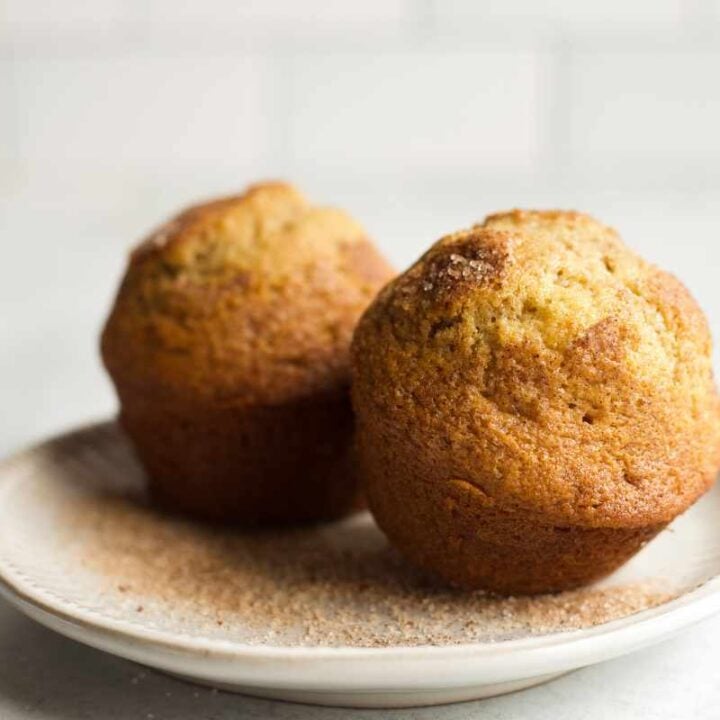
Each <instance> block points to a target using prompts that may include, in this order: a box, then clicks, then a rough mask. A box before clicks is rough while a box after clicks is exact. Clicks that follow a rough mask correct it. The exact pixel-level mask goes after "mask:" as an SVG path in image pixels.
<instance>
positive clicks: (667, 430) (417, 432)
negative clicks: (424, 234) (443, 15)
mask: <svg viewBox="0 0 720 720" xmlns="http://www.w3.org/2000/svg"><path fill="white" fill-rule="evenodd" d="M352 358H353V400H354V406H355V410H356V414H357V425H358V448H359V450H358V452H359V455H360V464H361V468H362V473H363V475H364V477H365V480H366V483H367V494H368V499H369V504H370V507H371V510H372V512H373V514H374V516H375V518H376V520H377V522H378V523H379V525H380V527H381V528H382V529H383V530H384V532H385V533H386V534H387V536H388V537H389V539H390V540H391V542H392V543H393V544H394V545H396V546H397V547H398V548H399V549H400V550H401V551H402V553H404V554H405V555H406V556H407V557H408V558H409V559H410V560H411V561H413V562H414V563H416V564H417V565H419V566H421V567H422V568H425V569H427V570H429V571H431V572H432V573H434V574H435V575H436V576H438V577H440V578H442V579H444V580H445V581H446V582H448V583H450V584H452V585H455V586H459V587H462V588H473V589H474V588H484V589H487V590H490V591H495V592H499V593H510V594H523V593H539V592H547V591H558V590H564V589H568V588H573V587H577V586H580V585H583V584H585V583H589V582H591V581H593V580H595V579H597V578H600V577H602V576H604V575H607V574H608V573H610V572H612V571H613V570H615V569H616V568H617V567H618V566H619V565H621V564H622V563H623V562H625V561H626V560H627V559H628V558H630V557H631V556H632V555H633V554H634V553H635V552H637V551H638V550H639V549H640V548H641V547H642V546H643V545H644V544H645V543H646V542H648V541H649V540H650V539H651V538H653V537H654V536H655V535H656V534H657V533H658V532H660V530H662V529H663V528H664V527H665V526H666V525H667V524H668V523H669V522H670V521H671V520H672V519H673V518H674V517H676V516H677V515H679V514H680V513H682V512H683V511H684V510H686V509H687V508H688V507H689V506H690V505H691V504H692V503H693V502H695V500H697V499H698V497H700V495H702V494H703V493H704V492H705V491H706V490H707V489H708V488H709V487H710V485H711V484H712V482H713V480H714V476H715V474H716V471H717V469H718V465H720V402H719V400H718V395H717V393H716V390H715V386H714V382H713V377H712V367H711V340H710V335H709V331H708V326H707V323H706V320H705V317H704V316H703V313H702V312H701V310H700V309H699V307H698V306H697V304H696V303H695V301H694V300H693V298H692V297H691V296H690V294H689V293H688V291H687V290H686V289H685V287H684V286H683V285H682V284H681V283H680V282H679V281H678V280H676V279H675V278H674V277H673V276H672V275H670V274H668V273H666V272H663V271H662V270H659V269H658V268H656V267H654V266H652V265H650V264H648V263H647V262H645V261H643V260H642V259H641V258H639V257H638V256H637V255H635V254H634V253H633V252H631V251H630V250H629V249H628V248H626V247H625V246H624V245H623V243H622V242H621V240H620V238H619V237H618V235H617V234H616V233H615V232H614V231H613V230H611V229H610V228H608V227H605V226H603V225H601V224H600V223H599V222H597V221H595V220H593V219H592V218H590V217H588V216H587V215H583V214H580V213H575V212H559V211H558V212H523V211H513V212H509V213H504V214H499V215H493V216H491V217H489V218H487V219H486V221H485V222H484V223H483V224H482V225H479V226H476V227H473V228H472V229H470V230H465V231H462V232H458V233H455V234H453V235H449V236H447V237H445V238H443V239H441V240H440V241H439V242H438V243H436V244H435V245H434V246H433V247H432V248H431V249H430V250H429V251H428V252H427V253H426V254H425V255H424V256H423V257H421V258H420V260H419V261H418V262H417V263H416V264H415V265H414V266H412V267H411V268H410V269H409V270H408V271H407V272H405V273H404V274H403V275H401V276H399V277H398V278H397V279H396V280H394V281H393V282H391V283H390V284H389V285H388V286H387V287H386V288H385V289H384V290H383V291H382V292H381V293H380V295H379V296H378V298H377V299H376V300H375V301H374V302H373V303H372V304H371V306H370V307H369V309H368V310H367V311H366V313H365V314H364V316H363V318H362V319H361V321H360V323H359V325H358V327H357V330H356V332H355V337H354V341H353V348H352Z"/></svg>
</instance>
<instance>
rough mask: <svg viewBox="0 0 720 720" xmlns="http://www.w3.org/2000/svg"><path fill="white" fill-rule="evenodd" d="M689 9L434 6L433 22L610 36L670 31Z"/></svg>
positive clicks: (619, 0)
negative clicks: (508, 26) (482, 23)
mask: <svg viewBox="0 0 720 720" xmlns="http://www.w3.org/2000/svg"><path fill="white" fill-rule="evenodd" d="M689 5H690V3H689V2H687V0H685V2H684V1H683V0H603V2H585V1H583V0H580V1H578V0H543V1H542V2H538V1H537V0H483V1H482V2H477V0H435V7H436V12H437V14H438V16H439V17H440V18H441V20H442V21H444V22H449V23H454V24H458V23H468V22H469V23H477V22H479V21H482V22H487V23H491V24H496V23H507V22H512V23H514V24H516V26H517V27H518V29H522V28H523V27H527V26H528V24H529V25H530V27H531V28H532V29H536V30H537V29H539V28H543V29H545V30H550V29H553V28H554V29H555V30H556V31H558V32H578V31H581V32H583V33H602V34H604V35H607V34H612V33H618V32H619V33H628V32H635V33H640V34H642V35H645V34H646V33H648V32H657V31H666V32H667V31H669V32H672V31H674V30H675V29H676V28H677V26H678V24H679V23H681V22H682V21H683V20H684V18H685V15H686V13H687V7H688V6H689Z"/></svg>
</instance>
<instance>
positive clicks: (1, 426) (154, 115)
mask: <svg viewBox="0 0 720 720" xmlns="http://www.w3.org/2000/svg"><path fill="white" fill-rule="evenodd" d="M719 78H720V0H604V2H598V1H597V0H548V1H547V2H536V1H534V0H484V1H483V2H474V1H473V0H363V1H362V2H357V1H354V2H351V1H350V0H303V1H302V2H301V1H300V0H203V1H202V2H200V1H196V2H191V1H190V0H93V1H92V2H86V1H85V0H0V249H2V258H3V260H2V262H0V398H2V399H3V407H4V408H5V412H3V413H0V454H1V453H3V452H5V451H7V450H9V449H10V448H11V447H13V446H16V445H17V444H19V443H21V442H24V441H26V440H28V439H29V438H30V437H32V436H37V435H40V434H43V433H46V432H50V431H54V430H56V429H58V428H60V427H61V426H63V425H65V424H67V423H69V422H73V421H77V420H80V419H83V418H86V417H88V416H90V415H96V414H105V413H107V412H109V411H110V410H111V409H112V408H113V406H114V400H113V397H112V394H111V392H110V389H109V387H108V384H107V382H106V380H105V378H104V375H103V373H102V371H101V369H100V367H99V364H98V361H97V355H96V334H97V331H98V328H99V326H100V324H101V323H102V320H103V318H104V315H105V313H106V310H107V305H108V303H109V301H110V299H111V297H112V294H113V292H114V287H115V284H116V282H117V279H118V275H119V273H120V272H121V269H122V265H123V262H124V258H125V253H126V250H127V247H128V246H129V245H131V244H132V243H133V242H135V241H136V240H137V238H139V237H140V236H142V234H143V233H144V232H145V231H146V230H147V229H148V228H149V227H150V226H151V225H154V224H155V223H156V222H158V221H159V220H161V219H163V218H165V217H166V216H167V215H169V214H171V213H172V212H174V211H175V210H176V209H177V208H178V207H179V206H181V205H183V204H185V203H188V202H190V201H193V200H195V199H197V198H200V197H206V196H211V195H213V194H217V193H224V192H229V191H233V190H237V189H240V188H242V187H243V186H244V185H245V184H246V183H248V182H250V181H252V180H256V179H257V178H259V177H268V176H280V177H289V178H290V179H295V180H296V181H297V182H298V183H299V184H300V185H301V186H302V187H303V188H305V189H306V190H307V191H308V193H309V194H310V195H311V196H312V197H314V198H316V199H318V200H320V201H324V202H328V203H337V204H339V205H342V206H344V207H347V208H348V209H349V210H351V211H352V212H354V213H355V214H356V215H357V216H358V217H359V219H361V220H362V221H363V222H364V223H365V224H366V225H367V227H368V229H369V230H370V232H371V233H372V234H373V235H374V236H375V237H376V238H377V240H378V242H379V243H380V245H381V246H382V247H383V249H384V250H385V252H386V253H387V254H388V255H389V256H390V257H391V258H392V259H393V260H394V261H395V262H396V263H397V264H398V265H399V266H403V265H405V264H407V263H408V262H410V261H411V260H412V259H413V258H415V257H417V255H418V254H419V253H420V252H421V251H422V250H423V249H424V248H425V247H426V246H427V245H428V244H429V243H430V242H432V241H433V240H434V239H435V238H436V237H438V236H439V235H440V234H442V233H444V232H446V231H449V230H453V229H456V228H458V227H461V226H463V225H467V224H468V223H470V222H473V221H475V220H477V219H479V218H481V217H482V216H483V215H484V214H485V213H487V212H490V211H492V210H495V209H500V208H507V207H512V206H518V205H519V206H529V205H530V206H532V205H535V206H574V207H579V208H581V209H588V210H590V211H592V212H594V213H596V214H597V215H598V216H600V217H601V218H605V219H607V220H608V221H609V222H611V223H612V224H614V225H616V226H617V227H618V228H619V229H620V230H621V231H622V232H623V234H624V236H625V237H626V238H627V240H628V241H629V242H630V243H631V244H633V245H634V246H636V247H637V248H638V249H639V250H641V251H642V252H643V253H645V254H646V255H648V256H649V257H650V258H652V259H654V260H656V261H658V262H659V263H661V264H663V265H665V266H668V267H671V268H672V269H674V270H675V271H676V272H677V273H678V274H679V275H680V276H681V277H682V278H684V279H685V280H686V281H687V282H688V284H689V285H690V286H691V287H692V288H693V289H694V291H695V293H696V294H697V296H698V297H699V299H700V301H701V302H702V303H703V305H704V307H705V308H706V310H707V311H708V314H709V315H710V319H711V323H712V325H713V328H714V330H715V333H716V335H718V336H720V297H718V294H717V291H716V288H717V281H716V278H717V276H718V273H720V242H718V237H719V236H720V132H718V130H717V129H718V128H720V81H719Z"/></svg>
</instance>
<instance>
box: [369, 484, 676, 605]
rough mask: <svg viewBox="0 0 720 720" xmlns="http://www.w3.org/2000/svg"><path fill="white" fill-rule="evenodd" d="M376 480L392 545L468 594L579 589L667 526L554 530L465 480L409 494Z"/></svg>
mask: <svg viewBox="0 0 720 720" xmlns="http://www.w3.org/2000/svg"><path fill="white" fill-rule="evenodd" d="M372 478H373V474H372V473H370V474H368V487H367V492H368V499H369V503H370V507H371V509H372V512H373V515H374V517H375V520H376V521H377V523H378V525H379V526H380V528H381V529H382V530H383V531H384V532H385V534H386V535H387V536H388V538H389V539H390V541H391V542H392V543H393V545H395V547H397V548H398V550H400V552H401V553H402V554H403V555H404V556H405V557H406V558H407V559H408V560H409V561H410V562H412V563H413V564H415V565H416V566H418V567H420V568H423V569H425V570H426V571H427V572H429V573H430V574H432V575H434V576H436V577H439V578H440V579H442V580H443V581H444V582H446V583H448V584H449V585H451V586H454V587H458V588H462V589H468V590H476V589H483V590H488V591H490V592H495V593H499V594H503V595H528V594H536V593H546V592H557V591H561V590H570V589H573V588H577V587H581V586H583V585H586V584H588V583H590V582H593V581H595V580H598V579H600V578H602V577H604V576H606V575H608V574H610V573H611V572H613V571H614V570H616V569H617V568H618V567H620V566H621V565H622V564H623V563H625V562H626V561H627V560H628V559H629V558H630V557H632V556H633V555H634V554H635V553H636V552H638V550H639V549H640V548H641V547H642V546H643V545H645V544H646V543H647V542H649V541H650V540H652V539H653V538H654V537H655V536H656V535H657V534H658V533H659V532H660V531H661V530H662V529H663V528H664V527H666V525H667V523H661V524H654V525H647V526H640V527H597V528H594V527H583V526H578V525H573V524H568V525H550V524H546V523H542V522H540V521H538V519H537V517H536V516H535V515H534V514H533V513H531V512H529V511H527V510H524V509H522V508H507V507H505V508H503V507H500V506H499V504H498V503H496V502H495V500H494V499H493V498H490V497H489V496H488V495H486V494H485V493H483V492H482V490H480V489H479V488H477V487H476V486H474V485H471V484H470V483H469V482H467V481H464V480H458V479H450V480H436V481H433V480H431V479H427V480H420V481H419V482H417V483H416V484H414V492H413V493H407V492H402V491H399V488H398V486H397V484H395V483H393V482H391V481H390V482H388V481H387V479H386V480H384V481H383V483H382V491H381V492H379V491H376V490H375V488H374V483H373V479H372ZM398 518H402V521H401V522H400V521H399V520H398ZM418 538H422V542H420V543H418Z"/></svg>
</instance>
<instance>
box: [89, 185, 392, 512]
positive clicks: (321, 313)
mask: <svg viewBox="0 0 720 720" xmlns="http://www.w3.org/2000/svg"><path fill="white" fill-rule="evenodd" d="M391 275H392V272H391V269H390V267H389V266H388V265H387V263H386V262H385V261H384V260H383V258H382V257H381V256H380V255H379V254H378V252H377V251H376V249H375V248H374V246H373V245H372V243H371V242H370V241H369V240H368V238H367V236H366V235H365V232H364V231H363V229H362V228H361V227H360V226H359V225H358V224H357V223H356V222H355V221H354V220H352V219H351V218H350V217H349V216H348V215H347V214H345V213H344V212H341V211H339V210H331V209H327V208H319V207H315V206H312V205H310V204H308V202H307V201H306V200H305V198H303V196H302V195H301V194H300V193H298V192H297V191H296V190H295V189H294V188H292V187H291V186H289V185H285V184H283V183H268V184H264V185H258V186H256V187H253V188H251V189H250V190H249V191H248V192H247V193H245V194H244V195H241V196H238V197H230V198H227V199H222V200H217V201H214V202H209V203H207V204H204V205H198V206H197V207H193V208H190V209H189V210H186V211H185V212H183V213H182V214H180V215H179V216H178V217H176V218H175V219H173V220H171V221H170V222H169V223H167V224H166V225H164V226H163V227H161V228H160V229H159V230H157V231H156V232H155V233H154V234H153V235H151V236H150V238H149V239H147V240H146V241H145V242H144V243H142V244H141V245H140V246H139V247H138V248H137V250H136V251H135V252H134V253H133V255H132V257H131V260H130V265H129V268H128V270H127V273H126V275H125V278H124V279H123V282H122V285H121V287H120V291H119V294H118V296H117V299H116V301H115V306H114V307H113V310H112V313H111V315H110V317H109V319H108V321H107V324H106V326H105V330H104V332H103V336H102V356H103V359H104V362H105V365H106V367H107V369H108V372H109V373H110V375H111V377H112V379H113V381H114V383H115V386H116V389H117V393H118V396H119V399H120V408H121V409H120V421H121V424H122V426H123V428H124V429H125V431H126V432H127V434H128V435H129V437H130V439H131V440H132V442H133V444H134V446H135V449H136V451H137V453H138V455H139V457H140V459H141V461H142V463H143V465H144V466H145V468H146V470H147V473H148V477H149V484H150V491H151V494H152V496H153V497H154V499H155V500H156V501H157V502H158V503H159V504H161V505H162V506H165V507H168V508H171V509H174V510H178V511H182V512H185V513H188V514H190V515H193V516H195V517H201V518H208V519H214V520H224V521H238V522H242V523H251V524H253V523H254V524H257V523H276V522H277V523H279V522H298V521H308V520H318V519H325V518H333V517H337V516H340V515H343V514H344V513H347V512H348V511H349V510H351V509H352V508H353V507H354V506H355V505H356V504H357V501H358V488H357V481H356V473H355V471H354V468H353V464H352V463H351V462H350V453H351V438H352V434H353V417H352V411H351V407H350V400H349V394H348V384H349V345H350V340H351V337H352V332H353V328H354V326H355V323H356V322H357V319H358V318H359V316H360V314H361V313H362V311H363V310H364V309H365V307H366V306H367V305H368V303H369V302H370V300H371V299H372V298H373V296H374V295H375V293H376V292H377V290H378V289H379V288H380V287H381V286H382V285H383V283H385V282H386V281H387V280H388V279H389V278H390V277H391Z"/></svg>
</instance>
